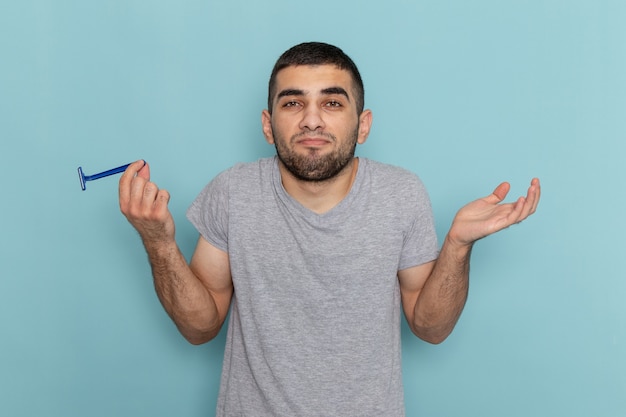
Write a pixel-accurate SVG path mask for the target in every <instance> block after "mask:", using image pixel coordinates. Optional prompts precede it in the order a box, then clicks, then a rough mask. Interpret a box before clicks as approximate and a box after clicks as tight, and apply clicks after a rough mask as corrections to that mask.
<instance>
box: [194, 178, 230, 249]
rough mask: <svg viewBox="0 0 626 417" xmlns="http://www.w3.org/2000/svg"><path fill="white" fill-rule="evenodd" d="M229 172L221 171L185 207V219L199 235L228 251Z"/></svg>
mask: <svg viewBox="0 0 626 417" xmlns="http://www.w3.org/2000/svg"><path fill="white" fill-rule="evenodd" d="M228 198H229V173H228V171H225V172H222V173H221V174H219V175H218V176H217V177H215V178H214V179H213V180H212V181H211V182H210V183H209V184H207V186H206V187H204V189H203V190H202V191H201V192H200V194H198V197H196V199H195V200H194V201H193V202H192V203H191V206H189V208H188V209H187V219H189V221H190V222H191V224H193V226H194V227H195V228H196V230H198V232H199V233H200V235H201V236H202V237H203V238H204V239H206V240H207V241H208V242H209V243H211V244H212V245H213V246H215V247H216V248H218V249H221V250H223V251H225V252H228Z"/></svg>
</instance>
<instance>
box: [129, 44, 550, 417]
mask: <svg viewBox="0 0 626 417" xmlns="http://www.w3.org/2000/svg"><path fill="white" fill-rule="evenodd" d="M363 103H364V99H363V83H362V81H361V77H360V75H359V72H358V70H357V68H356V66H355V65H354V63H353V62H352V60H351V59H350V58H349V57H348V56H346V55H345V54H344V53H343V52H342V51H341V50H340V49H338V48H336V47H334V46H331V45H327V44H322V43H305V44H301V45H297V46H295V47H293V48H291V49H290V50H288V51H287V52H285V53H284V54H283V55H282V56H281V57H280V58H279V60H278V61H277V63H276V65H275V67H274V70H273V72H272V75H271V78H270V83H269V94H268V108H267V109H266V110H264V111H263V113H262V125H263V132H264V135H265V139H266V140H267V142H268V143H269V144H272V145H274V146H275V148H276V153H277V155H276V157H274V158H268V159H261V160H259V161H257V162H254V163H248V164H239V165H236V166H234V167H233V168H231V169H229V170H227V171H225V172H223V173H221V174H220V175H218V176H217V177H216V178H215V179H214V180H213V181H211V182H210V183H209V185H207V187H206V188H205V189H204V190H203V191H202V192H201V194H200V195H199V196H198V198H197V199H196V200H195V201H194V202H193V204H192V205H191V207H190V209H189V211H188V218H189V219H190V221H191V222H192V223H193V224H194V225H195V226H196V228H197V229H198V230H199V232H200V238H199V240H198V244H197V247H196V250H195V252H194V254H193V257H192V259H191V262H190V264H189V265H188V264H187V263H186V261H185V258H184V257H183V255H182V254H181V253H180V250H179V248H178V246H177V244H176V241H175V237H174V222H173V220H172V216H171V214H170V212H169V210H168V208H167V204H168V201H169V194H168V193H167V191H165V190H159V189H158V188H157V186H156V185H155V184H153V183H152V182H150V170H149V166H148V165H147V164H145V163H144V162H143V161H138V162H135V163H134V164H132V165H130V166H129V167H128V169H127V171H126V172H125V173H124V175H123V176H122V178H121V180H120V207H121V210H122V212H123V213H124V215H125V216H126V217H127V218H128V220H129V221H130V223H131V224H132V225H133V226H134V227H135V228H136V229H137V231H138V232H139V234H140V236H141V238H142V240H143V243H144V245H145V247H146V250H147V252H148V255H149V259H150V263H151V265H152V270H153V275H154V281H155V286H156V291H157V294H158V296H159V298H160V300H161V302H162V304H163V306H164V308H165V309H166V311H167V312H168V313H169V315H170V316H171V318H172V319H173V321H174V322H175V323H176V326H177V327H178V329H179V330H180V332H181V333H182V334H183V336H184V337H185V338H187V340H189V341H190V342H191V343H194V344H200V343H205V342H207V341H209V340H211V339H212V338H213V337H215V336H216V335H217V334H218V332H219V330H220V328H221V326H222V324H223V323H224V321H225V319H226V316H227V313H228V311H229V309H230V311H231V316H230V321H229V329H228V337H227V343H226V351H225V356H224V368H223V373H222V380H221V388H220V395H219V399H218V410H217V415H218V416H290V417H291V416H356V415H358V416H374V415H376V416H379V415H380V416H383V415H384V416H402V415H404V402H403V389H402V380H401V364H400V358H401V354H400V318H401V312H402V311H403V312H404V315H405V317H406V319H407V321H408V323H409V326H410V328H411V330H412V331H413V332H414V333H415V334H416V335H417V336H418V337H420V338H422V339H424V340H426V341H428V342H431V343H440V342H442V341H443V340H444V339H445V338H446V337H447V336H448V335H449V334H450V332H451V331H452V329H453V328H454V326H455V324H456V322H457V319H458V318H459V315H460V314H461V311H462V309H463V306H464V304H465V300H466V296H467V290H468V274H469V260H470V252H471V249H472V245H473V243H474V242H475V241H476V240H478V239H481V238H483V237H485V236H487V235H489V234H492V233H494V232H497V231H499V230H501V229H503V228H506V227H508V226H510V225H512V224H514V223H519V222H521V221H522V220H524V219H526V218H527V217H528V216H529V215H531V214H532V213H534V212H535V209H536V207H537V204H538V202H539V194H540V186H539V181H538V180H537V179H534V180H533V181H532V182H531V185H530V188H529V189H528V194H527V196H526V197H520V198H519V199H518V200H517V201H516V202H515V203H512V204H502V203H501V201H502V200H503V199H504V198H505V196H506V194H507V193H508V190H509V185H508V184H507V183H502V184H500V185H499V186H498V187H497V188H496V189H495V191H494V192H493V193H492V194H491V195H489V196H487V197H485V198H482V199H479V200H476V201H474V202H472V203H470V204H468V205H466V206H465V207H463V208H462V209H461V210H460V211H459V212H458V213H457V215H456V217H455V219H454V221H453V224H452V226H451V228H450V230H449V232H448V234H447V236H446V238H445V241H444V242H443V245H442V246H441V249H440V251H439V247H438V244H437V239H436V236H435V230H434V226H433V219H432V214H431V208H430V202H429V200H428V196H427V194H426V191H425V189H424V187H423V185H422V183H421V182H420V180H419V179H418V178H417V177H416V176H415V175H414V174H412V173H409V172H408V171H406V170H403V169H400V168H397V167H393V166H389V165H385V164H381V163H377V162H375V161H372V160H368V159H365V158H355V157H354V151H355V147H356V145H357V144H362V143H363V142H365V140H366V139H367V136H368V134H369V131H370V127H371V124H372V113H371V111H369V110H363Z"/></svg>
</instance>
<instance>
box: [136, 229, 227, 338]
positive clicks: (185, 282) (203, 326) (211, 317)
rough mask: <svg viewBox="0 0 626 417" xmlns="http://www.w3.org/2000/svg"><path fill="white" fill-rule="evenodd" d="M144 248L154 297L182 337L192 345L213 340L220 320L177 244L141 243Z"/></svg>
mask: <svg viewBox="0 0 626 417" xmlns="http://www.w3.org/2000/svg"><path fill="white" fill-rule="evenodd" d="M144 246H145V248H146V251H147V253H148V258H149V260H150V265H151V267H152V276H153V278H154V286H155V289H156V293H157V295H158V297H159V300H160V301H161V304H162V305H163V307H164V309H165V311H166V312H167V313H168V315H169V316H170V317H171V318H172V320H173V321H174V323H175V324H176V326H177V327H178V329H179V331H180V332H181V334H182V335H183V336H184V337H185V338H186V339H187V340H188V341H189V342H190V343H193V344H201V343H205V342H207V341H209V340H211V339H212V338H214V337H215V336H216V335H217V333H218V332H219V330H220V328H221V325H222V322H223V320H221V319H220V315H219V312H218V309H217V306H216V303H215V300H214V298H213V297H212V295H211V293H210V292H209V291H208V289H207V288H206V287H205V286H204V285H203V284H202V282H201V281H200V280H199V279H198V277H197V276H196V275H195V274H194V272H193V271H192V270H191V268H190V267H189V265H188V263H187V261H186V259H185V258H184V256H183V255H182V253H181V252H180V250H179V248H178V246H177V245H176V243H175V242H169V243H159V244H154V243H148V242H145V241H144Z"/></svg>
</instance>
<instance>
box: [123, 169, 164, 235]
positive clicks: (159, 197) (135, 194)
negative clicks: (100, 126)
mask: <svg viewBox="0 0 626 417" xmlns="http://www.w3.org/2000/svg"><path fill="white" fill-rule="evenodd" d="M119 199H120V210H121V211H122V213H123V214H124V216H126V218H127V219H128V221H129V222H130V224H132V225H133V227H134V228H135V229H137V231H138V232H139V235H140V236H141V238H142V240H143V242H144V244H145V245H150V246H152V245H155V244H156V245H158V244H159V243H172V242H174V235H175V227H174V219H173V218H172V214H171V213H170V211H169V209H168V207H167V204H168V202H169V200H170V194H169V193H168V192H167V191H166V190H159V187H157V185H156V184H155V183H153V182H150V166H149V165H148V163H147V162H145V161H144V160H139V161H136V162H133V163H132V164H130V165H129V166H128V168H126V171H125V172H124V174H122V178H121V179H120V183H119Z"/></svg>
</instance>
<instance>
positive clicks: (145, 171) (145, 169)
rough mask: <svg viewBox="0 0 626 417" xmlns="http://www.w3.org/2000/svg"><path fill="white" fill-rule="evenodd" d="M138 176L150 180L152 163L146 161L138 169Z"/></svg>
mask: <svg viewBox="0 0 626 417" xmlns="http://www.w3.org/2000/svg"><path fill="white" fill-rule="evenodd" d="M137 176H139V177H142V178H145V179H146V180H148V181H150V165H149V164H148V163H147V162H145V161H144V165H143V166H142V167H141V169H139V171H137Z"/></svg>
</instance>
